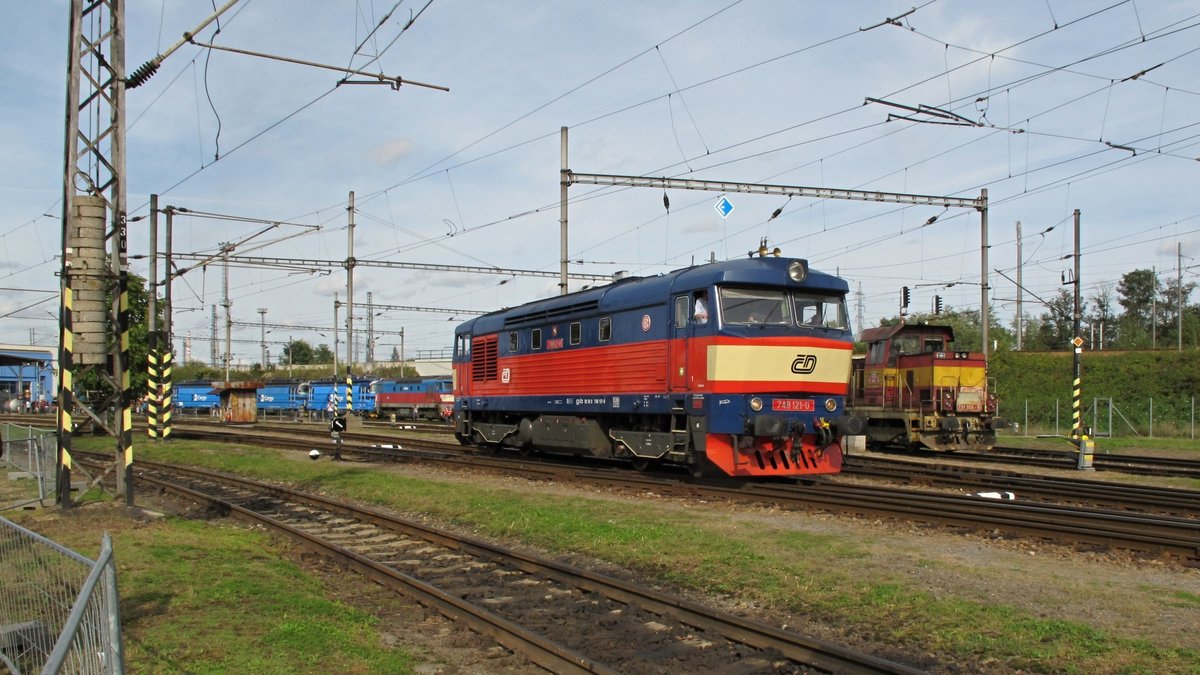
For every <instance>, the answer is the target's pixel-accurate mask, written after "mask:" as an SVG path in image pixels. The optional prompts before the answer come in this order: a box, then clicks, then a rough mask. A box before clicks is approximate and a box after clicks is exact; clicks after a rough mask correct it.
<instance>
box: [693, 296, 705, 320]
mask: <svg viewBox="0 0 1200 675" xmlns="http://www.w3.org/2000/svg"><path fill="white" fill-rule="evenodd" d="M692 321H695V322H696V323H698V324H706V323H708V291H699V292H697V293H696V304H695V305H694V306H693V308H692Z"/></svg>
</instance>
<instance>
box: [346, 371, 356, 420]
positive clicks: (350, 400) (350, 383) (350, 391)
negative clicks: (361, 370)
mask: <svg viewBox="0 0 1200 675" xmlns="http://www.w3.org/2000/svg"><path fill="white" fill-rule="evenodd" d="M346 410H348V411H350V412H354V380H353V379H352V378H351V377H350V371H348V370H347V371H346Z"/></svg>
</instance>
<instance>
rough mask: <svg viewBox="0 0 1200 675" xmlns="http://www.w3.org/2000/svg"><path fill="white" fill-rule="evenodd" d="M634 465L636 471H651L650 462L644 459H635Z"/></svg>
mask: <svg viewBox="0 0 1200 675" xmlns="http://www.w3.org/2000/svg"><path fill="white" fill-rule="evenodd" d="M632 464H633V469H634V471H648V470H649V469H650V460H648V459H645V458H643V457H634V458H633V462H632Z"/></svg>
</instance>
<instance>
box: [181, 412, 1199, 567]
mask: <svg viewBox="0 0 1200 675" xmlns="http://www.w3.org/2000/svg"><path fill="white" fill-rule="evenodd" d="M286 431H287V433H281V432H279V431H266V430H260V429H256V428H254V427H253V426H247V427H230V426H215V425H210V424H181V425H178V426H177V430H176V435H177V436H181V437H185V436H191V437H197V438H206V439H211V440H214V441H220V442H241V443H253V444H258V445H264V446H271V447H285V448H295V449H301V450H306V451H307V450H309V449H311V448H313V447H317V448H320V449H322V451H323V452H324V451H328V450H329V449H330V447H331V444H330V440H329V437H328V431H326V430H324V428H322V427H318V426H316V425H305V426H304V427H302V428H301V429H297V428H296V427H294V426H293V427H287V428H286ZM345 438H346V443H345V445H344V452H346V453H347V454H349V453H354V454H356V455H359V456H362V457H365V458H369V459H371V460H374V461H385V462H405V461H426V462H442V463H446V464H451V465H454V466H456V467H460V468H465V469H471V470H491V471H497V472H504V473H510V474H519V475H526V476H530V477H536V478H539V479H552V480H557V481H577V482H585V483H590V484H598V485H605V486H614V487H625V488H628V489H633V490H650V491H653V492H656V493H659V494H673V495H677V496H680V497H682V498H696V497H702V498H705V499H714V498H723V499H729V500H737V501H743V502H750V503H769V504H772V505H775V506H779V507H783V508H789V509H797V510H804V509H812V508H818V509H823V510H827V511H831V512H838V513H848V514H858V515H863V516H869V517H885V518H892V519H897V520H905V521H910V522H917V523H922V524H929V525H938V526H949V527H952V528H960V529H969V530H974V531H982V532H988V533H995V536H1004V537H1027V538H1033V539H1037V540H1044V541H1049V542H1053V543H1060V544H1066V545H1071V546H1085V547H1092V548H1103V549H1120V550H1130V551H1138V552H1142V553H1145V554H1150V555H1166V556H1169V557H1171V558H1174V559H1176V560H1178V561H1180V562H1181V563H1183V564H1185V565H1190V566H1200V521H1198V520H1197V518H1196V514H1195V504H1194V501H1195V496H1194V493H1189V492H1188V491H1167V492H1161V493H1159V494H1158V495H1157V496H1155V495H1153V494H1152V493H1151V492H1150V491H1149V490H1147V489H1144V488H1143V489H1140V490H1139V489H1138V488H1133V487H1129V486H1116V485H1113V486H1111V487H1110V486H1109V485H1110V484H1106V483H1101V484H1098V485H1089V484H1088V482H1086V481H1078V480H1064V479H1051V478H1046V477H1036V476H1029V477H1027V478H1028V480H1029V481H1030V482H1029V483H1027V484H1026V486H1025V487H1023V488H1021V493H1020V494H1021V495H1022V497H1021V498H1019V499H1017V500H1016V501H999V500H995V499H986V498H981V497H979V496H976V495H974V494H949V493H947V492H931V491H925V490H915V489H912V488H897V487H890V486H877V485H869V486H868V485H859V484H854V483H851V482H845V481H838V480H837V479H831V480H824V481H815V482H812V483H810V484H804V485H796V484H793V483H778V484H771V483H761V484H736V485H733V486H732V487H730V484H728V483H726V484H723V485H711V484H708V485H706V484H701V483H697V482H693V481H688V480H687V479H685V478H684V477H682V476H680V475H678V474H660V475H656V474H650V473H648V474H638V473H635V472H632V471H630V470H629V469H627V468H624V469H606V468H603V467H600V468H593V467H596V466H597V465H594V464H589V465H587V467H581V466H580V465H579V464H578V463H563V462H557V461H541V460H539V461H527V460H519V459H517V458H515V457H512V456H507V455H496V456H489V455H475V456H471V455H467V454H465V453H464V452H463V448H462V447H461V446H458V445H457V444H450V443H438V442H436V441H428V440H420V439H406V440H404V441H402V445H403V447H402V448H401V447H399V445H397V444H396V439H395V436H394V434H390V433H389V432H388V431H386V430H382V431H363V432H358V433H354V434H346V435H345ZM957 455H958V453H956V456H957ZM855 461H857V459H856V458H852V461H851V462H850V463H849V468H850V471H849V472H848V473H850V474H851V475H853V472H854V466H855V464H854V462H855ZM953 470H954V469H952V468H951V467H949V466H948V465H942V466H940V467H937V468H936V469H931V468H923V469H921V471H926V472H930V473H926V474H925V475H926V476H932V475H934V474H935V473H936V472H938V471H948V472H950V471H953ZM892 473H893V479H895V469H893V470H892ZM968 475H969V472H968V473H961V472H960V473H959V474H958V475H957V476H954V474H952V473H947V474H946V477H944V478H942V479H938V480H943V481H958V482H960V483H962V482H965V481H967V480H968V478H966V477H965V476H968ZM952 476H954V477H952ZM906 480H907V479H906ZM926 480H930V481H931V482H933V479H931V478H926ZM1014 480H1015V478H1014ZM1008 489H1011V487H1010V488H1008ZM1039 494H1040V497H1038V498H1040V499H1042V500H1044V501H1043V502H1036V501H1032V500H1031V499H1030V498H1031V497H1034V496H1035V495H1039ZM1135 502H1136V503H1137V504H1139V505H1138V506H1136V507H1131V505H1132V504H1134V503H1135ZM1189 502H1192V503H1189Z"/></svg>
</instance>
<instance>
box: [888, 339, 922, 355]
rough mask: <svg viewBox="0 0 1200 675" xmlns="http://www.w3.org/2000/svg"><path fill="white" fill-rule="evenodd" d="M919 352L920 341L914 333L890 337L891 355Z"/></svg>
mask: <svg viewBox="0 0 1200 675" xmlns="http://www.w3.org/2000/svg"><path fill="white" fill-rule="evenodd" d="M919 353H921V343H920V342H919V338H918V337H917V336H916V335H898V336H896V337H894V338H892V355H893V356H903V355H905V354H919Z"/></svg>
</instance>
